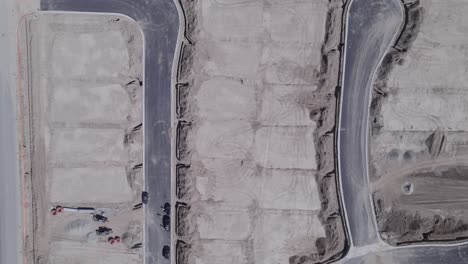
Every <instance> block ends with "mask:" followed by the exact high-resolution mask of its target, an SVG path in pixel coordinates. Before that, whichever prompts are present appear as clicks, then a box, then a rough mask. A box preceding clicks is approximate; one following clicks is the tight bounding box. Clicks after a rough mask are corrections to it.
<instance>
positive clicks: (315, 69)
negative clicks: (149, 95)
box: [176, 0, 345, 264]
mask: <svg viewBox="0 0 468 264" xmlns="http://www.w3.org/2000/svg"><path fill="white" fill-rule="evenodd" d="M342 5H343V3H342V2H341V1H328V0H320V1H303V0H288V1H284V0H255V1H241V0H229V1H227V0H224V1H215V0H198V1H197V0H195V1H187V0H181V1H180V6H181V8H182V11H183V14H184V19H185V31H184V39H183V41H182V44H181V49H180V56H179V65H178V72H177V87H176V88H177V91H176V92H177V96H176V97H177V100H176V101H177V110H176V113H177V118H178V120H179V123H178V126H177V139H176V140H177V144H176V147H177V150H176V154H177V155H176V156H177V161H178V164H177V169H176V185H177V186H176V196H177V199H178V204H177V212H176V215H177V219H176V221H177V222H176V227H177V228H176V235H177V240H178V242H177V244H176V245H177V248H176V253H177V256H176V261H177V263H178V264H183V263H199V264H201V263H226V264H228V263H232V264H234V263H235V264H241V263H256V264H262V263H269V264H271V263H288V262H289V263H306V262H307V263H313V262H318V261H326V260H329V259H331V258H334V257H337V256H339V255H340V254H341V253H342V251H343V250H344V247H345V234H344V228H343V222H342V218H341V209H340V204H339V202H338V196H337V185H336V182H337V181H336V174H335V164H334V161H335V160H334V152H335V149H334V138H335V137H334V135H335V104H336V97H335V90H336V87H337V84H338V76H339V65H340V52H339V48H338V47H339V43H340V38H341V26H342V25H341V18H342V13H343V9H342Z"/></svg>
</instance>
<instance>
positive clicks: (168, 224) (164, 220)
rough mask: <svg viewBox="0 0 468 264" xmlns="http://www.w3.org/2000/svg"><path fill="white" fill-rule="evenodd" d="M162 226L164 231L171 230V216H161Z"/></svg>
mask: <svg viewBox="0 0 468 264" xmlns="http://www.w3.org/2000/svg"><path fill="white" fill-rule="evenodd" d="M162 227H163V228H164V230H166V231H169V230H171V218H170V217H169V216H168V215H164V216H163V217H162Z"/></svg>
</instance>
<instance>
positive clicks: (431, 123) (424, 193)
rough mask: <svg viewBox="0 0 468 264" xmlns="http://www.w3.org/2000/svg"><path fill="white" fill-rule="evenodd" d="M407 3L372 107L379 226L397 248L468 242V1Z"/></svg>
mask: <svg viewBox="0 0 468 264" xmlns="http://www.w3.org/2000/svg"><path fill="white" fill-rule="evenodd" d="M406 2H415V5H408V9H407V15H408V20H407V26H406V27H405V29H404V31H403V34H402V36H401V38H400V40H399V41H398V42H397V44H396V46H395V48H394V49H393V50H392V51H391V52H390V53H389V54H388V55H387V57H386V60H384V63H383V67H382V68H381V69H380V71H379V73H378V78H377V81H376V84H375V92H374V100H373V104H372V111H373V113H372V117H371V118H372V120H371V122H373V127H372V137H371V168H372V170H373V173H372V181H373V182H372V185H373V189H374V202H375V204H376V212H377V216H378V225H379V228H380V231H381V235H382V237H383V238H384V239H385V240H387V241H388V242H389V243H391V244H400V243H407V242H417V241H445V240H451V241H453V240H455V239H462V238H466V237H468V222H467V221H468V217H467V213H468V206H467V203H466V201H467V199H468V195H467V192H466V187H467V186H468V184H467V182H468V175H467V161H468V159H467V158H468V148H467V144H468V122H467V120H468V119H467V116H468V109H467V108H466V105H467V103H468V102H467V99H466V98H467V93H468V88H467V86H466V83H467V77H466V71H467V67H468V64H466V60H467V56H468V55H467V53H466V42H467V40H468V37H467V36H468V28H467V27H466V26H465V25H466V24H467V23H468V21H467V19H466V16H465V14H466V12H467V11H468V1H466V0H454V1H449V2H447V1H440V0H425V1H421V2H420V3H418V2H417V1H406Z"/></svg>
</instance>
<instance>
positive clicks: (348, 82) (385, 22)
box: [338, 0, 402, 247]
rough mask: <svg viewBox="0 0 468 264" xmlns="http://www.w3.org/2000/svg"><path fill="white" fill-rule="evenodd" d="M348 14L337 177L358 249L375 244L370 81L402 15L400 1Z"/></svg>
mask: <svg viewBox="0 0 468 264" xmlns="http://www.w3.org/2000/svg"><path fill="white" fill-rule="evenodd" d="M348 12H349V13H348V21H347V25H348V27H347V31H346V40H345V50H346V52H345V65H344V77H343V85H342V94H341V102H342V105H341V113H340V125H339V128H340V129H339V134H338V144H339V172H340V180H341V187H342V192H343V200H344V208H345V213H346V216H347V222H348V228H349V232H350V235H351V236H350V237H351V242H352V245H353V246H355V247H360V246H365V245H369V244H373V243H376V242H378V233H377V228H376V225H375V219H374V210H373V206H372V202H371V199H370V192H369V186H368V171H367V170H368V165H367V157H368V154H367V135H368V127H367V123H368V118H369V103H370V101H369V98H370V97H369V96H370V91H371V83H372V76H373V73H374V71H375V69H376V68H377V66H378V65H379V62H380V60H381V58H382V56H383V55H384V54H385V51H386V49H387V48H388V47H389V46H390V43H391V41H392V38H393V37H394V35H395V34H396V33H397V32H398V30H399V27H400V24H401V19H402V12H401V9H400V4H399V0H373V1H368V0H354V1H353V2H352V3H351V4H350V7H349V11H348Z"/></svg>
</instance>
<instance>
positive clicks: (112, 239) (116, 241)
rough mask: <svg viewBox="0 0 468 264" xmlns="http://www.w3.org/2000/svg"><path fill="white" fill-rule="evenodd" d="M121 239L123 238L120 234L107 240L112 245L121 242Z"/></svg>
mask: <svg viewBox="0 0 468 264" xmlns="http://www.w3.org/2000/svg"><path fill="white" fill-rule="evenodd" d="M120 240H121V239H120V237H119V236H115V237H109V238H108V239H107V241H108V242H109V243H110V244H111V245H113V244H116V243H120Z"/></svg>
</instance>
